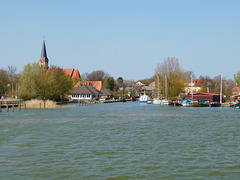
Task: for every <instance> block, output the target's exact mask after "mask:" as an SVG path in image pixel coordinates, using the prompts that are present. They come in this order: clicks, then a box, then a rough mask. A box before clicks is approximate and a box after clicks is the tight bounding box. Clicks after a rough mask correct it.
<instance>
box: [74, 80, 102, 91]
mask: <svg viewBox="0 0 240 180" xmlns="http://www.w3.org/2000/svg"><path fill="white" fill-rule="evenodd" d="M80 85H92V86H93V87H94V88H96V89H97V90H99V91H101V89H102V81H83V82H80V81H79V82H77V84H75V86H74V88H76V87H78V86H80Z"/></svg>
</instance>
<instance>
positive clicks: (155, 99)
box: [152, 74, 162, 104]
mask: <svg viewBox="0 0 240 180" xmlns="http://www.w3.org/2000/svg"><path fill="white" fill-rule="evenodd" d="M157 82H158V97H157V98H154V99H153V102H152V103H153V104H162V100H161V99H159V77H158V74H157Z"/></svg>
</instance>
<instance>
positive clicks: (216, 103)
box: [210, 102, 221, 107]
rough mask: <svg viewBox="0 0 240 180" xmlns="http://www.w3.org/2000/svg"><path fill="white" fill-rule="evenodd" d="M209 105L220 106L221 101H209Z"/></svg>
mask: <svg viewBox="0 0 240 180" xmlns="http://www.w3.org/2000/svg"><path fill="white" fill-rule="evenodd" d="M210 106H211V107H220V106H221V103H219V102H211V103H210Z"/></svg>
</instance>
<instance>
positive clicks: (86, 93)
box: [69, 85, 103, 101]
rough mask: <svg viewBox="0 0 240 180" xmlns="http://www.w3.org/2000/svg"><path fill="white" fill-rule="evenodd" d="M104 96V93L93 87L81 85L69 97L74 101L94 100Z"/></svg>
mask: <svg viewBox="0 0 240 180" xmlns="http://www.w3.org/2000/svg"><path fill="white" fill-rule="evenodd" d="M102 95H103V93H102V92H101V91H99V90H97V89H96V88H94V87H93V86H92V85H80V86H78V87H76V88H74V89H73V90H72V91H71V92H70V93H69V97H70V98H71V99H72V100H90V101H91V100H94V99H96V98H99V97H101V96H102Z"/></svg>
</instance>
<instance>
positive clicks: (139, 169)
mask: <svg viewBox="0 0 240 180" xmlns="http://www.w3.org/2000/svg"><path fill="white" fill-rule="evenodd" d="M2 110H3V112H1V113H0V179H109V180H110V179H114V180H115V179H239V178H240V110H235V111H234V110H233V109H231V108H209V107H207V108H190V107H189V108H184V107H161V106H155V105H141V104H139V103H138V102H126V103H112V104H97V105H90V106H76V107H74V108H62V109H45V110H43V109H41V110H33V109H30V110H27V111H24V110H22V111H20V112H18V111H17V110H15V112H9V113H7V112H4V111H5V110H4V109H2Z"/></svg>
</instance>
